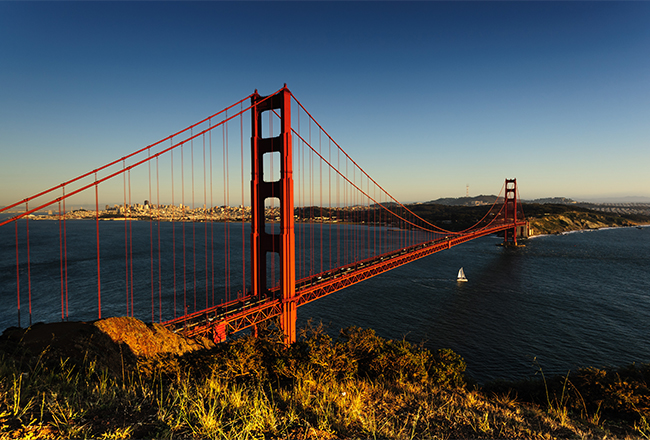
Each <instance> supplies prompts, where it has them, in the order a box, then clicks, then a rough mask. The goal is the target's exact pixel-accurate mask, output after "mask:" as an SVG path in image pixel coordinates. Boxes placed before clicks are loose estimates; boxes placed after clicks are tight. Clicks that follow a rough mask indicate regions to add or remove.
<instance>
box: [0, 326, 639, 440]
mask: <svg viewBox="0 0 650 440" xmlns="http://www.w3.org/2000/svg"><path fill="white" fill-rule="evenodd" d="M120 322H122V324H124V326H123V328H122V333H121V334H117V333H115V334H112V337H113V339H114V340H120V341H122V343H123V344H126V345H127V346H128V347H130V350H133V352H138V350H139V349H140V350H142V351H141V352H142V353H152V352H155V353H158V354H157V355H156V356H153V357H152V356H149V357H145V356H139V357H128V356H126V357H124V356H123V357H122V358H121V359H120V360H119V362H120V365H119V369H118V368H116V366H115V365H110V366H108V365H103V364H102V363H101V361H102V360H106V359H112V360H113V361H115V359H114V357H104V358H102V357H96V356H93V355H92V353H90V352H88V353H87V354H86V356H85V357H84V358H83V359H69V358H65V359H62V358H60V357H59V358H56V357H52V356H49V355H48V352H45V353H44V354H42V355H40V356H39V355H36V356H35V355H33V353H32V354H30V353H28V352H27V351H26V350H23V349H24V348H25V347H22V346H21V344H16V345H9V346H8V345H6V344H5V345H4V348H5V350H3V352H2V353H4V354H3V355H2V357H1V358H0V378H1V382H0V438H3V439H4V438H12V439H13V438H85V437H92V438H106V439H108V438H228V439H254V438H255V439H258V438H267V439H273V438H295V439H310V438H313V439H316V438H318V439H321V438H324V439H328V438H330V439H338V438H340V439H348V438H382V439H413V438H417V439H439V438H440V439H446V438H539V439H547V438H593V437H604V436H610V437H611V436H618V437H629V438H635V437H636V438H648V436H649V435H650V428H649V426H648V420H650V417H648V412H647V411H648V389H647V382H646V378H647V377H648V367H642V368H628V369H623V370H619V371H618V372H603V371H602V370H595V369H588V370H584V371H581V372H579V373H578V374H576V375H572V376H566V377H564V378H551V379H549V380H548V381H543V382H542V381H537V382H533V381H527V382H523V383H518V384H504V383H501V384H491V385H490V386H486V387H483V388H479V387H477V386H474V385H469V384H468V382H467V381H466V380H465V377H464V370H465V364H464V362H463V360H462V359H461V358H460V357H459V356H458V355H456V354H455V353H453V352H451V351H449V350H441V351H438V352H432V351H429V350H425V349H423V348H422V347H420V346H414V345H412V344H409V343H407V342H405V341H388V340H385V339H382V338H379V337H377V336H376V335H375V333H374V332H373V331H372V330H361V329H358V328H349V329H345V330H343V331H342V332H341V336H340V337H339V338H336V339H334V338H332V337H330V336H328V335H327V334H326V333H325V332H324V331H323V329H322V328H320V327H312V326H309V327H307V328H306V329H304V330H303V331H302V334H301V338H300V341H299V342H298V343H296V344H294V345H293V346H291V347H289V348H286V347H284V346H283V345H282V343H281V338H280V336H279V335H278V334H277V333H273V332H270V333H268V334H267V335H265V337H263V338H259V339H255V338H252V337H242V338H240V339H236V340H234V341H231V342H229V343H227V344H221V345H219V346H216V347H214V348H212V349H210V350H207V349H204V350H198V351H192V352H190V351H186V352H185V354H184V355H183V356H178V355H175V354H170V353H174V350H181V351H184V350H185V349H186V348H187V347H186V346H185V345H183V342H182V341H181V342H179V341H173V340H171V338H170V341H169V344H170V345H168V346H165V345H161V344H160V343H158V342H156V341H155V339H156V338H155V337H154V338H153V339H150V338H149V337H150V336H152V335H155V334H158V336H160V337H162V338H166V337H167V336H168V335H165V334H164V332H161V331H160V330H159V329H156V328H155V327H153V328H152V327H150V326H146V325H144V324H142V323H137V322H134V321H133V320H126V321H113V322H112V323H111V326H113V330H115V329H114V327H116V326H119V324H120ZM103 326H104V324H99V325H98V327H99V328H105V327H103ZM147 329H148V330H147ZM147 331H149V332H151V334H152V335H149V336H147V335H146V333H147ZM138 332H140V333H138ZM129 334H131V335H132V336H133V335H135V336H136V338H133V339H129V338H131V337H132V336H129ZM152 337H153V336H152ZM136 342H137V344H139V348H138V345H136ZM143 346H146V347H148V348H147V349H146V350H145V349H143ZM189 346H191V345H188V347H189ZM170 347H171V348H170ZM7 348H8V350H7ZM173 349H174V350H173ZM147 350H149V351H147ZM57 353H58V354H60V352H57ZM55 360H56V362H55ZM73 361H74V362H73Z"/></svg>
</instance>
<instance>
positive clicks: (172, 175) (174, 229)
mask: <svg viewBox="0 0 650 440" xmlns="http://www.w3.org/2000/svg"><path fill="white" fill-rule="evenodd" d="M170 141H171V144H172V145H174V141H173V139H171V140H170ZM171 181H172V209H171V211H172V218H171V223H172V274H173V276H174V318H176V225H175V224H174V213H175V212H176V205H175V204H174V203H175V202H174V150H171Z"/></svg>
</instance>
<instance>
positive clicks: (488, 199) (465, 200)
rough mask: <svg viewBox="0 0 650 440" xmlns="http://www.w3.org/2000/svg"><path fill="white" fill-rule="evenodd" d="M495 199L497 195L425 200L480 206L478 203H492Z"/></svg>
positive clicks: (452, 204) (440, 203)
mask: <svg viewBox="0 0 650 440" xmlns="http://www.w3.org/2000/svg"><path fill="white" fill-rule="evenodd" d="M496 200H497V196H484V195H480V196H476V197H456V198H454V197H444V198H441V199H436V200H431V201H429V202H425V203H427V204H429V203H433V204H436V205H448V206H480V205H492V204H493V203H494V202H495V201H496Z"/></svg>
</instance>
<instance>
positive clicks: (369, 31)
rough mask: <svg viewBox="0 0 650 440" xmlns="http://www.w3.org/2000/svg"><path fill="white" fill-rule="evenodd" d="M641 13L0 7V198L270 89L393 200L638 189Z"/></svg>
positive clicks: (642, 161) (597, 6)
mask: <svg viewBox="0 0 650 440" xmlns="http://www.w3.org/2000/svg"><path fill="white" fill-rule="evenodd" d="M649 22H650V3H648V2H453V3H451V2H354V3H347V2H331V3H329V2H240V3H234V2H233V3H231V2H199V3H193V2H192V3H186V2H182V3H181V2H162V3H158V2H137V3H132V2H106V3H104V2H101V3H96V2H65V3H63V2H62V3H59V2H1V3H0V57H1V59H2V60H3V62H2V63H3V68H2V69H0V81H2V84H3V86H2V87H1V88H0V102H2V106H1V107H0V150H1V151H2V160H1V161H0V187H1V188H2V191H0V206H3V205H7V204H10V203H12V202H14V201H17V200H20V199H23V198H25V197H27V196H29V195H31V194H33V193H36V192H38V191H40V190H42V189H45V188H49V187H51V186H54V185H56V184H58V183H61V182H63V181H65V180H66V179H69V178H71V177H74V176H76V175H78V174H81V173H83V172H86V171H89V170H92V169H94V168H96V167H98V166H100V165H103V164H104V163H107V162H110V161H112V160H115V159H117V158H119V157H121V156H124V155H126V154H128V153H130V152H132V151H135V150H137V149H140V148H142V147H144V146H146V145H149V144H151V143H153V142H155V141H158V140H160V139H162V138H164V137H166V136H168V135H169V134H171V133H174V132H176V131H178V130H180V129H182V128H185V127H187V126H189V125H191V124H192V123H194V122H197V121H199V120H201V119H203V118H204V117H206V116H208V115H211V114H213V113H215V112H216V111H218V110H220V109H222V108H224V107H226V106H227V105H230V104H232V103H234V102H236V101H237V100H239V99H241V98H243V97H245V96H247V95H248V94H250V93H252V92H253V91H254V90H255V89H257V90H258V91H259V92H260V94H262V95H264V94H269V93H273V92H275V91H276V90H278V89H279V88H280V87H282V85H283V84H284V83H286V84H287V86H288V87H289V89H290V90H291V91H292V92H293V94H294V95H295V96H296V97H297V98H298V99H299V100H300V101H301V102H302V103H303V104H305V106H306V107H307V108H308V110H309V111H310V113H311V114H312V115H314V117H315V118H316V119H317V120H318V121H319V122H320V123H321V124H322V126H323V127H324V128H325V129H326V130H327V131H328V132H329V133H330V134H331V135H332V136H333V138H334V139H335V140H336V141H337V142H338V143H339V145H341V146H342V147H343V148H344V149H345V150H346V151H347V152H348V153H349V154H350V156H351V157H352V158H353V159H354V160H355V161H356V162H357V163H358V164H359V165H360V166H361V167H363V168H364V169H365V170H366V171H367V172H368V173H369V174H370V175H371V176H373V178H375V179H376V180H377V182H378V183H380V184H381V185H382V186H383V187H384V188H386V189H387V190H388V191H389V192H390V193H391V194H393V195H394V196H395V197H396V198H397V199H399V200H400V201H403V202H414V201H428V200H432V199H436V198H439V197H461V196H464V195H465V193H466V189H467V185H469V195H479V194H495V193H497V192H498V191H499V188H500V187H501V185H502V184H503V181H504V179H505V178H513V177H515V178H517V179H518V183H519V191H520V194H521V197H522V198H525V199H535V198H542V197H554V196H557V197H570V198H573V199H576V200H603V199H609V200H611V199H615V198H618V199H619V200H629V201H636V200H639V201H640V200H646V201H647V200H648V199H650V173H649V172H648V170H647V168H648V164H650V148H648V147H649V146H650V142H649V140H650V124H649V123H648V121H650V106H649V105H648V103H649V102H650V56H648V48H650V26H648V23H649ZM625 197H628V198H627V199H623V198H625ZM630 197H631V198H630ZM138 201H139V202H142V201H140V200H138Z"/></svg>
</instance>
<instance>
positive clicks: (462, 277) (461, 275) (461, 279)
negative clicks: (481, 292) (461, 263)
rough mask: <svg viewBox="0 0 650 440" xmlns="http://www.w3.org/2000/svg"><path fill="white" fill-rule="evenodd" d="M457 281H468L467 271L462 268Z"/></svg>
mask: <svg viewBox="0 0 650 440" xmlns="http://www.w3.org/2000/svg"><path fill="white" fill-rule="evenodd" d="M456 281H467V278H465V271H464V270H463V268H462V267H461V268H460V270H459V271H458V278H457V279H456Z"/></svg>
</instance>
